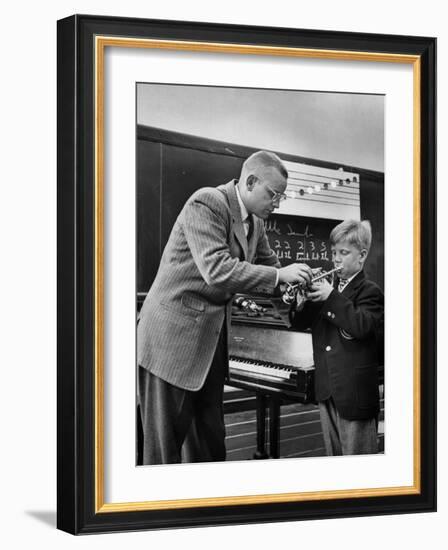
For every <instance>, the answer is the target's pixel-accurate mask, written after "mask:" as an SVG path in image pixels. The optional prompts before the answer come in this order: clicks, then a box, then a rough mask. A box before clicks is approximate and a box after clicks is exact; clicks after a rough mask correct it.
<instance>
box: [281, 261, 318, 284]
mask: <svg viewBox="0 0 448 550" xmlns="http://www.w3.org/2000/svg"><path fill="white" fill-rule="evenodd" d="M278 271H279V281H278V282H279V283H290V284H295V283H299V284H301V285H303V286H306V285H307V284H309V283H310V282H311V277H312V276H313V272H312V270H311V268H310V267H309V266H308V265H306V264H290V265H287V266H285V267H281V268H280V269H279V270H278Z"/></svg>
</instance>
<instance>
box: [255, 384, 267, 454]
mask: <svg viewBox="0 0 448 550" xmlns="http://www.w3.org/2000/svg"><path fill="white" fill-rule="evenodd" d="M254 458H255V459H256V460H259V459H262V458H268V453H267V452H266V396H265V395H263V394H262V393H259V392H257V450H256V452H255V453H254Z"/></svg>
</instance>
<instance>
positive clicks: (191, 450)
mask: <svg viewBox="0 0 448 550" xmlns="http://www.w3.org/2000/svg"><path fill="white" fill-rule="evenodd" d="M287 176H288V173H287V171H286V169H285V167H284V165H283V164H282V162H281V160H280V159H279V158H278V157H277V156H276V155H274V154H273V153H268V152H265V151H259V152H257V153H254V154H253V155H252V156H250V157H249V158H248V159H247V160H246V161H245V163H244V164H243V167H242V170H241V175H240V179H239V181H238V182H236V181H231V182H229V183H227V184H226V185H222V186H219V187H217V188H203V189H199V190H198V191H196V192H195V193H194V194H193V195H192V196H191V197H190V199H189V200H188V201H187V203H186V204H185V206H184V208H183V209H182V211H181V213H180V214H179V216H178V218H177V220H176V222H175V224H174V227H173V229H172V232H171V235H170V237H169V240H168V243H167V245H166V247H165V250H164V253H163V255H162V259H161V261H160V266H159V270H158V273H157V275H156V278H155V280H154V283H153V285H152V286H151V289H150V290H149V292H148V295H147V297H146V300H145V302H144V304H143V307H142V310H141V312H140V321H139V325H138V329H137V361H138V365H139V372H138V386H139V401H140V408H141V412H142V424H143V433H144V438H143V439H144V443H143V464H167V463H175V462H181V461H182V453H181V449H182V446H183V445H184V444H185V445H184V453H185V452H186V455H185V454H184V457H183V458H184V460H186V461H188V462H203V461H214V460H225V445H224V437H225V429H224V415H223V403H222V402H223V387H224V377H225V374H226V372H227V368H228V358H227V332H228V327H229V325H230V310H231V302H232V298H233V295H234V294H235V293H237V292H241V293H245V292H257V291H259V292H267V293H272V292H273V291H274V288H275V287H276V286H277V285H278V284H281V283H287V282H289V283H295V282H298V281H299V282H302V283H308V282H309V281H310V279H311V275H312V273H311V269H310V268H309V267H308V266H307V265H305V264H291V265H289V266H287V267H281V266H280V263H279V261H278V258H277V256H276V255H275V253H274V251H273V250H271V248H270V246H269V242H268V239H267V236H266V232H265V229H264V223H263V220H264V219H266V218H267V217H268V216H269V215H270V214H271V213H272V212H273V211H274V209H275V208H278V206H279V203H280V201H281V200H282V199H284V198H286V195H285V193H284V192H285V189H286V179H287Z"/></svg>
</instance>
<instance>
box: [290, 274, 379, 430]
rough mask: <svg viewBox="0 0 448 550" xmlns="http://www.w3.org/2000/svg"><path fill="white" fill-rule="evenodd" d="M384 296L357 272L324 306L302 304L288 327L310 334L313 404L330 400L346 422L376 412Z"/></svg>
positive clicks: (371, 415)
mask: <svg viewBox="0 0 448 550" xmlns="http://www.w3.org/2000/svg"><path fill="white" fill-rule="evenodd" d="M383 326H384V296H383V293H382V292H381V290H380V288H379V287H378V285H377V284H375V283H374V282H373V281H370V280H368V279H367V278H366V276H365V274H364V272H363V271H361V272H360V273H358V274H357V275H356V277H355V278H354V279H352V281H350V283H349V284H348V285H347V286H346V287H345V289H344V290H343V291H342V293H339V292H338V290H337V287H336V286H335V288H334V289H333V291H332V293H331V294H330V296H329V297H328V298H327V300H326V301H325V302H319V303H312V302H306V303H305V307H304V309H303V311H302V312H299V313H295V314H294V315H293V327H294V328H296V329H299V330H300V329H301V330H303V329H305V328H309V327H311V328H312V337H313V353H314V364H315V367H316V371H315V392H316V400H317V401H324V400H326V399H329V398H330V397H332V398H333V400H334V402H335V405H336V409H337V410H338V412H339V414H340V416H341V417H343V418H346V419H347V420H364V419H368V418H373V417H375V416H376V415H377V414H378V411H379V392H378V367H379V357H380V354H381V347H382V346H383V337H382V335H383Z"/></svg>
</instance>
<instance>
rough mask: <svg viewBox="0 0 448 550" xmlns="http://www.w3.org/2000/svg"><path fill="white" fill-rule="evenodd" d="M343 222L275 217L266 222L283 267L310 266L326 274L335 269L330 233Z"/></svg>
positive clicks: (272, 245)
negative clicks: (303, 264) (295, 263)
mask: <svg viewBox="0 0 448 550" xmlns="http://www.w3.org/2000/svg"><path fill="white" fill-rule="evenodd" d="M340 221H341V220H328V219H322V218H307V217H303V216H284V215H275V214H273V215H272V216H271V217H270V218H269V219H268V220H266V221H265V228H266V233H267V236H268V239H269V244H270V245H271V248H272V249H273V250H275V252H276V253H277V256H278V257H279V259H280V262H281V264H282V265H289V264H291V263H294V262H299V263H307V264H308V265H309V266H311V267H313V268H314V267H322V268H324V270H325V271H326V270H328V269H331V268H332V267H333V264H332V261H331V250H330V240H329V237H330V233H331V230H332V229H333V227H335V226H336V225H337V224H338V223H340Z"/></svg>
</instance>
